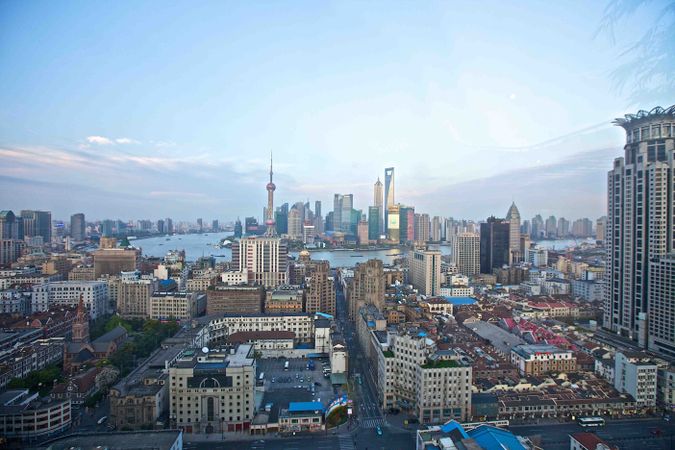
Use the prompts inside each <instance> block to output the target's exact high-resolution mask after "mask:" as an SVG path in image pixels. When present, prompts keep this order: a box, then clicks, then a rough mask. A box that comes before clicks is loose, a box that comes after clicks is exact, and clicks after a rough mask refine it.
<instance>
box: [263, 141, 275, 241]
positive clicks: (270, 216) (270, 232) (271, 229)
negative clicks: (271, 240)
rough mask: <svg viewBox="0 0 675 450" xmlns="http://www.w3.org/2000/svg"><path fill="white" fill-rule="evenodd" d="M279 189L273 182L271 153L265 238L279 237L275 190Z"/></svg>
mask: <svg viewBox="0 0 675 450" xmlns="http://www.w3.org/2000/svg"><path fill="white" fill-rule="evenodd" d="M276 188H277V187H276V186H275V185H274V182H272V153H271V152H270V182H269V183H267V218H266V220H265V225H266V226H267V229H266V230H265V236H268V237H275V236H276V235H277V228H276V226H275V225H274V190H275V189H276Z"/></svg>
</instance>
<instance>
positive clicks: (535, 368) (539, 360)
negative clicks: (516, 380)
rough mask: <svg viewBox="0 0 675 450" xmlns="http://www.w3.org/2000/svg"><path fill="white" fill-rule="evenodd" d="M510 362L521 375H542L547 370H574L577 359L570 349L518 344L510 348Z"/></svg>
mask: <svg viewBox="0 0 675 450" xmlns="http://www.w3.org/2000/svg"><path fill="white" fill-rule="evenodd" d="M511 364H513V365H514V366H516V367H517V368H518V371H519V372H520V374H521V375H535V376H536V375H542V374H546V373H549V372H574V371H576V370H577V360H576V357H575V356H574V354H573V353H572V351H571V350H563V349H560V348H558V347H555V346H553V345H548V344H534V345H518V346H516V347H514V348H513V349H512V350H511Z"/></svg>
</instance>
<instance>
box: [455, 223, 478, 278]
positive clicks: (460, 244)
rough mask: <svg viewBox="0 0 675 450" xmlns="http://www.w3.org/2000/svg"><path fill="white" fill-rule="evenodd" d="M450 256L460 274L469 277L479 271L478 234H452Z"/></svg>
mask: <svg viewBox="0 0 675 450" xmlns="http://www.w3.org/2000/svg"><path fill="white" fill-rule="evenodd" d="M452 258H453V261H454V263H455V264H456V265H457V271H458V272H459V273H461V274H462V275H467V276H470V277H471V276H474V275H476V274H478V273H480V235H479V234H478V233H459V234H458V235H456V236H453V237H452Z"/></svg>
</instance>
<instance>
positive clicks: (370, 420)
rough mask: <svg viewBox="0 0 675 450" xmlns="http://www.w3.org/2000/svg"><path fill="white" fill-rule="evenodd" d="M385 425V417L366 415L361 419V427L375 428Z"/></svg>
mask: <svg viewBox="0 0 675 450" xmlns="http://www.w3.org/2000/svg"><path fill="white" fill-rule="evenodd" d="M378 425H379V426H381V427H382V426H384V419H383V418H382V417H366V418H364V419H361V427H363V428H375V427H376V426H378Z"/></svg>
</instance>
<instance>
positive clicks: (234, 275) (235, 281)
mask: <svg viewBox="0 0 675 450" xmlns="http://www.w3.org/2000/svg"><path fill="white" fill-rule="evenodd" d="M220 280H221V281H222V282H223V283H224V284H227V285H229V286H238V285H240V284H247V283H248V270H247V269H244V270H242V271H238V270H226V271H225V272H223V273H221V274H220Z"/></svg>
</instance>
